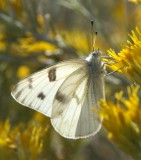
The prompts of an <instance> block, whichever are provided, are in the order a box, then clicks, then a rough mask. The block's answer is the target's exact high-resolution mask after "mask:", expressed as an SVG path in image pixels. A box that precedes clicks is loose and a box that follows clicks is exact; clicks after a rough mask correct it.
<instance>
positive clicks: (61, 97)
mask: <svg viewBox="0 0 141 160" xmlns="http://www.w3.org/2000/svg"><path fill="white" fill-rule="evenodd" d="M55 98H56V100H57V101H59V102H63V101H64V99H65V96H64V95H63V94H61V93H60V92H57V94H56V97H55Z"/></svg>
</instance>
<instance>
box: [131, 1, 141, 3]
mask: <svg viewBox="0 0 141 160" xmlns="http://www.w3.org/2000/svg"><path fill="white" fill-rule="evenodd" d="M128 1H129V2H133V3H141V0H128Z"/></svg>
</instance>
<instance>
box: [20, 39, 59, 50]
mask: <svg viewBox="0 0 141 160" xmlns="http://www.w3.org/2000/svg"><path fill="white" fill-rule="evenodd" d="M19 42H20V48H21V49H22V50H23V51H24V52H27V53H37V52H43V51H54V50H56V49H57V47H56V46H54V45H53V44H51V43H48V42H45V41H36V39H35V38H34V37H32V36H30V37H27V38H21V39H19Z"/></svg>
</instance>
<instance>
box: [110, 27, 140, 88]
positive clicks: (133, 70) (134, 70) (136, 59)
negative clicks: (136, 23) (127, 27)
mask: <svg viewBox="0 0 141 160" xmlns="http://www.w3.org/2000/svg"><path fill="white" fill-rule="evenodd" d="M130 37H131V39H132V42H131V41H127V42H128V46H125V47H124V48H123V49H122V50H121V51H120V52H119V53H118V54H116V53H115V51H114V50H112V49H110V50H109V51H108V54H109V56H110V57H112V58H113V59H114V61H115V62H112V61H111V63H109V65H107V66H108V67H109V68H111V69H112V70H116V71H118V72H121V73H123V74H124V75H126V76H127V77H128V78H129V79H131V80H132V81H134V82H135V83H137V84H139V85H141V31H140V30H139V29H138V28H136V31H132V34H131V35H130Z"/></svg>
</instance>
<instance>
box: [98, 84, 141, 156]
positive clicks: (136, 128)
mask: <svg viewBox="0 0 141 160" xmlns="http://www.w3.org/2000/svg"><path fill="white" fill-rule="evenodd" d="M127 91H128V99H126V98H124V97H123V96H122V95H123V92H119V93H116V94H115V98H116V100H117V102H116V103H113V102H112V101H108V102H107V101H106V100H101V101H100V102H99V106H100V111H99V112H98V113H99V114H100V116H101V117H103V125H104V127H105V128H106V129H107V130H108V133H109V134H108V137H109V138H110V139H111V140H113V141H114V142H115V143H116V144H117V145H118V146H119V147H120V148H121V149H123V150H124V151H125V152H127V153H128V154H130V155H131V156H132V157H134V158H135V159H141V152H140V151H141V106H140V102H139V97H138V91H139V86H137V87H133V86H131V87H128V89H127Z"/></svg>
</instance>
